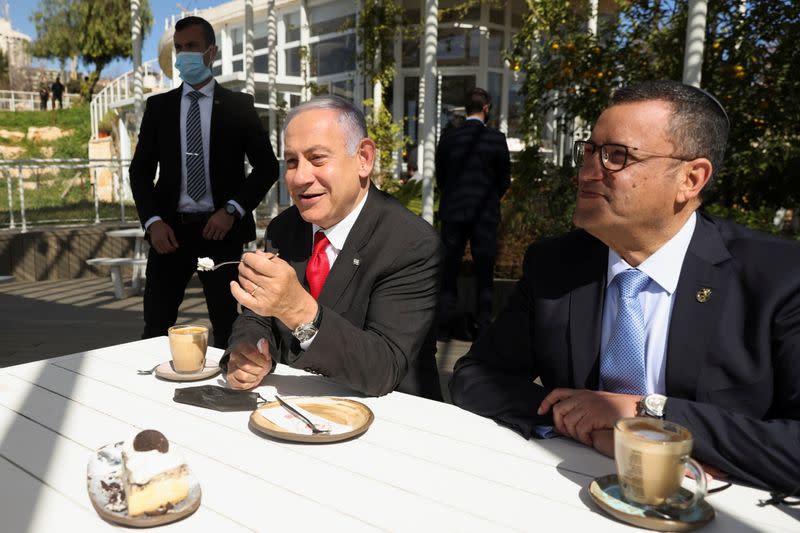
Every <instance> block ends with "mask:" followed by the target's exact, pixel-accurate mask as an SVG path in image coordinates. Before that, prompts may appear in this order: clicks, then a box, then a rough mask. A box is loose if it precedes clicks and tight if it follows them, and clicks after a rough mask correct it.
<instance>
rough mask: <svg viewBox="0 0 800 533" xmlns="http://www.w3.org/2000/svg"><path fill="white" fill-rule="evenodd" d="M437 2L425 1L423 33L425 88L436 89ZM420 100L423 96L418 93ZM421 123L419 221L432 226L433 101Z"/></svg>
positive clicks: (429, 99)
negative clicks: (420, 198) (420, 206)
mask: <svg viewBox="0 0 800 533" xmlns="http://www.w3.org/2000/svg"><path fill="white" fill-rule="evenodd" d="M438 14H439V0H425V33H424V37H423V39H424V40H423V46H422V57H423V65H424V66H423V69H422V71H423V72H424V73H425V74H424V78H425V87H427V88H429V90H430V89H433V88H434V87H436V80H437V77H438V73H437V67H436V46H437V44H438V39H439V18H438ZM429 96H432V95H429ZM420 99H422V93H420ZM424 109H425V114H424V122H423V123H422V127H421V128H420V129H421V130H422V139H423V150H422V152H423V159H422V218H424V219H425V220H426V221H427V222H428V223H429V224H433V174H434V172H435V168H434V166H435V164H436V162H435V157H436V98H425V101H424Z"/></svg>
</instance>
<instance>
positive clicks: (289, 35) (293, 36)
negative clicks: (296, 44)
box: [283, 11, 300, 43]
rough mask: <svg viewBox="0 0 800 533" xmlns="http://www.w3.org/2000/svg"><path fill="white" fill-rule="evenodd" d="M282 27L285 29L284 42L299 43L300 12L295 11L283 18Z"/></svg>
mask: <svg viewBox="0 0 800 533" xmlns="http://www.w3.org/2000/svg"><path fill="white" fill-rule="evenodd" d="M283 25H284V28H285V35H284V37H285V39H284V40H285V41H286V42H287V43H288V42H292V41H299V40H300V12H299V11H295V12H294V13H289V14H287V15H284V16H283Z"/></svg>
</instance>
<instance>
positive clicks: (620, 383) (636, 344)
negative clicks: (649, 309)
mask: <svg viewBox="0 0 800 533" xmlns="http://www.w3.org/2000/svg"><path fill="white" fill-rule="evenodd" d="M614 281H615V282H616V284H617V289H618V290H619V294H618V299H617V320H616V322H615V323H614V327H613V329H612V331H611V338H610V339H608V344H607V345H606V351H605V353H604V354H603V355H602V357H601V358H600V385H601V386H602V388H603V390H605V391H608V392H618V393H623V394H647V392H648V391H647V372H646V370H645V355H644V351H645V340H646V337H647V335H646V332H645V327H644V326H645V325H644V313H643V312H642V306H641V304H640V303H639V293H640V292H641V291H642V290H643V289H644V288H645V287H646V286H647V284H648V283H649V282H650V277H649V276H648V275H647V274H645V273H644V272H642V271H641V270H636V269H629V270H625V271H624V272H620V273H619V274H617V275H616V276H615V277H614Z"/></svg>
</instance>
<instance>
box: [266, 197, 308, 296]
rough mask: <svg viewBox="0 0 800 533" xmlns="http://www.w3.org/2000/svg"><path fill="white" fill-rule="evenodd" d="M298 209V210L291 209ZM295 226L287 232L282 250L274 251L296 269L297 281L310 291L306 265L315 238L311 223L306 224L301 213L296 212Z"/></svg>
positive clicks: (281, 245) (281, 246)
mask: <svg viewBox="0 0 800 533" xmlns="http://www.w3.org/2000/svg"><path fill="white" fill-rule="evenodd" d="M290 209H295V210H296V209H297V208H290ZM295 215H296V217H295V218H294V224H293V225H292V228H291V230H290V231H288V232H286V235H285V239H286V240H285V241H283V242H282V243H281V244H280V249H278V250H272V251H275V252H280V257H281V259H283V260H284V261H286V262H288V263H289V264H290V265H292V267H293V268H294V271H295V273H296V274H297V279H298V280H300V283H302V284H303V286H304V287H305V288H306V290H308V283H307V282H306V265H308V259H309V257H310V256H311V245H312V241H313V236H312V235H311V223H309V222H306V221H305V220H303V219H302V217H301V216H300V212H299V211H296V212H295Z"/></svg>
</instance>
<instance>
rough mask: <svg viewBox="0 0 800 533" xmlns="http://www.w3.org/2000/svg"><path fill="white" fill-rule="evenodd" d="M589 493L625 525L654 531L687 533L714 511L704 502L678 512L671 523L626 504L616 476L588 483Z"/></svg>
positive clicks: (704, 521) (712, 515) (687, 495)
mask: <svg viewBox="0 0 800 533" xmlns="http://www.w3.org/2000/svg"><path fill="white" fill-rule="evenodd" d="M589 494H591V496H592V499H593V500H594V501H595V503H596V504H597V505H599V506H600V508H601V509H603V510H604V511H605V512H607V513H608V514H610V515H611V516H613V517H614V518H616V519H617V520H621V521H622V522H625V523H627V524H632V525H634V526H637V527H643V528H646V529H654V530H657V531H689V530H691V529H695V528H698V527H700V526H704V525H705V524H707V523H708V522H710V521H711V520H713V519H714V508H713V507H711V505H709V503H708V502H707V501H706V500H700V502H699V503H698V504H697V505H694V506H692V507H689V508H688V509H685V510H681V511H680V512H679V513H678V516H677V517H676V518H675V519H674V520H670V519H667V518H663V517H661V516H659V515H657V514H655V513H654V512H653V511H651V510H649V509H646V508H644V507H639V506H637V505H633V504H630V503H628V502H626V501H625V500H624V499H623V498H622V489H621V488H620V486H619V480H618V479H617V475H616V474H611V475H609V476H603V477H599V478H596V479H594V480H592V483H591V485H589ZM681 495H682V496H684V497H685V498H686V499H687V500H688V499H690V498H691V497H692V493H691V492H690V491H688V490H687V489H684V488H682V489H681Z"/></svg>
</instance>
